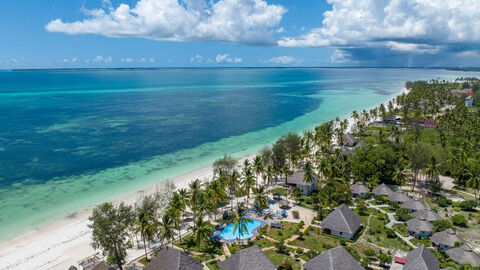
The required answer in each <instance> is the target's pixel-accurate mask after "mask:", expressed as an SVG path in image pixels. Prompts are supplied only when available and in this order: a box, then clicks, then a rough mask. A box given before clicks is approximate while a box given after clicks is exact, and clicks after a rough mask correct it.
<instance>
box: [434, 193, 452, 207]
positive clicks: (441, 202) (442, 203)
mask: <svg viewBox="0 0 480 270" xmlns="http://www.w3.org/2000/svg"><path fill="white" fill-rule="evenodd" d="M437 204H438V205H439V206H440V207H447V206H449V205H452V201H451V200H449V199H447V197H445V196H443V195H440V196H439V197H438V198H437Z"/></svg>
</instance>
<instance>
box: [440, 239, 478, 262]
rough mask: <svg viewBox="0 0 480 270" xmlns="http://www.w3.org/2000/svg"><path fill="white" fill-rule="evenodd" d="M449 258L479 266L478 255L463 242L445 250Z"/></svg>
mask: <svg viewBox="0 0 480 270" xmlns="http://www.w3.org/2000/svg"><path fill="white" fill-rule="evenodd" d="M446 252H447V254H448V257H450V260H452V261H454V262H456V263H458V264H471V265H472V266H480V255H478V254H477V253H475V252H474V251H473V250H472V248H470V247H469V246H468V245H467V244H464V245H463V246H461V247H458V248H452V249H449V250H447V251H446Z"/></svg>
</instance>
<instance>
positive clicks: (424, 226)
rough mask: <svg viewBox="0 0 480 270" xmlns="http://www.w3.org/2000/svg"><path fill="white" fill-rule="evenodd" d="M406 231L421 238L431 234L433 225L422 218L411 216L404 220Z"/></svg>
mask: <svg viewBox="0 0 480 270" xmlns="http://www.w3.org/2000/svg"><path fill="white" fill-rule="evenodd" d="M406 224H407V228H408V233H409V234H410V235H411V236H414V237H417V238H422V237H429V236H430V235H432V230H433V225H432V223H430V222H428V221H426V220H425V219H422V218H420V219H419V218H412V219H409V220H407V222H406Z"/></svg>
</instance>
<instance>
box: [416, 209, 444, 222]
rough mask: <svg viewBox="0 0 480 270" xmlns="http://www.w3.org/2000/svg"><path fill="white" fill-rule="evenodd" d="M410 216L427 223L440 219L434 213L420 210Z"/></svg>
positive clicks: (429, 210) (428, 210)
mask: <svg viewBox="0 0 480 270" xmlns="http://www.w3.org/2000/svg"><path fill="white" fill-rule="evenodd" d="M412 216H414V217H416V218H418V219H423V220H426V221H429V222H434V221H435V220H440V219H442V217H441V216H439V215H438V214H437V213H435V211H433V210H431V209H421V210H418V211H415V212H413V213H412Z"/></svg>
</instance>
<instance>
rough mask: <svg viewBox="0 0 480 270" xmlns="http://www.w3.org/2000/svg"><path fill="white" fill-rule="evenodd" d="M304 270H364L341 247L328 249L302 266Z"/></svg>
mask: <svg viewBox="0 0 480 270" xmlns="http://www.w3.org/2000/svg"><path fill="white" fill-rule="evenodd" d="M303 268H305V270H364V269H365V268H363V267H362V266H361V265H360V263H359V262H357V261H356V260H355V259H354V258H353V257H352V255H350V253H348V251H347V250H346V249H345V248H344V247H342V246H339V247H336V248H332V249H329V250H327V251H325V252H323V253H322V254H320V255H318V256H317V257H315V258H313V259H311V260H310V261H308V262H307V263H305V264H304V265H303Z"/></svg>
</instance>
